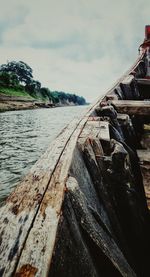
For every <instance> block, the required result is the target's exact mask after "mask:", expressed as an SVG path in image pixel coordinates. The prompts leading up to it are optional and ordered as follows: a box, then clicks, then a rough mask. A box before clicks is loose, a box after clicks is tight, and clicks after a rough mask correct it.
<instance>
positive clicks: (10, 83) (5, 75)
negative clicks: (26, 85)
mask: <svg viewBox="0 0 150 277" xmlns="http://www.w3.org/2000/svg"><path fill="white" fill-rule="evenodd" d="M0 85H1V86H2V87H18V85H19V80H18V77H17V75H16V74H14V73H9V72H3V71H2V72H1V71H0Z"/></svg>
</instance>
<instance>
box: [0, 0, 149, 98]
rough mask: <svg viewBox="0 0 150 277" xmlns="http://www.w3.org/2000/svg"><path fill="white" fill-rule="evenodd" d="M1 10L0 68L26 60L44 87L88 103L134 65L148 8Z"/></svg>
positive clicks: (92, 4) (40, 4)
mask: <svg viewBox="0 0 150 277" xmlns="http://www.w3.org/2000/svg"><path fill="white" fill-rule="evenodd" d="M1 6H2V7H3V9H1V11H0V18H1V19H0V20H1V26H2V27H1V29H0V34H1V47H0V51H1V58H0V62H6V60H24V61H25V62H27V63H29V65H30V66H32V68H33V73H34V75H35V77H36V78H37V79H39V80H40V81H41V82H42V84H43V86H48V87H49V88H50V89H59V90H64V91H69V92H71V91H72V92H75V93H78V94H80V95H83V96H84V97H86V98H88V99H89V100H92V99H94V98H96V97H97V96H98V95H99V94H100V93H101V92H104V90H105V89H106V88H107V87H109V86H110V84H111V83H112V82H113V81H115V78H117V77H119V76H120V75H121V74H122V73H124V71H125V70H126V69H128V67H129V66H130V65H131V64H132V62H133V61H134V60H135V58H136V56H137V48H138V45H139V44H140V43H141V42H142V40H143V34H144V25H145V24H147V23H148V20H149V13H148V10H149V8H150V3H149V2H148V1H145V4H144V5H143V1H142V0H137V1H135V0H133V1H132V2H131V1H129V0H128V1H122V0H120V1H119V0H114V1H110V0H105V1H104V0H103V1H100V0H99V1H98V0H76V1H73V0H56V1H52V0H31V1H26V2H25V1H23V0H12V1H11V3H10V2H9V5H8V0H7V2H5V3H3V4H1ZM8 15H9V16H8ZM6 18H9V20H8V22H9V24H8V22H7V20H6ZM146 20H147V21H146Z"/></svg>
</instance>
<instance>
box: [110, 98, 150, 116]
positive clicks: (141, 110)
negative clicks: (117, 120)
mask: <svg viewBox="0 0 150 277" xmlns="http://www.w3.org/2000/svg"><path fill="white" fill-rule="evenodd" d="M112 104H113V106H115V108H116V110H117V112H118V113H124V114H128V115H149V114H150V101H138V100H134V101H133V100H114V101H112Z"/></svg>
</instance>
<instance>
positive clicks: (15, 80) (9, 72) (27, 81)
mask: <svg viewBox="0 0 150 277" xmlns="http://www.w3.org/2000/svg"><path fill="white" fill-rule="evenodd" d="M32 73H33V71H32V68H31V67H30V66H29V65H27V64H26V63H24V62H23V61H19V62H16V61H11V62H8V63H7V64H2V65H1V66H0V93H3V94H6V95H10V96H21V97H25V98H30V99H31V98H35V99H40V100H42V101H44V102H50V103H53V104H59V103H61V104H64V105H66V104H75V105H85V104H86V101H85V99H84V98H83V97H82V96H78V95H76V94H71V93H65V92H62V91H51V90H50V89H49V88H45V87H41V83H40V82H39V81H37V80H34V79H33V75H32Z"/></svg>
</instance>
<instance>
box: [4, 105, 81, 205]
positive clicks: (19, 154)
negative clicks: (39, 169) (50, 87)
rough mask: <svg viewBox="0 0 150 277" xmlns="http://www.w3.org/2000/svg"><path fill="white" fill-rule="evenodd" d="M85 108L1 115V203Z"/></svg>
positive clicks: (65, 108) (13, 112)
mask: <svg viewBox="0 0 150 277" xmlns="http://www.w3.org/2000/svg"><path fill="white" fill-rule="evenodd" d="M83 109H85V107H63V108H56V109H39V110H26V111H12V112H6V113H1V114H0V199H1V200H3V199H5V198H6V197H7V196H8V195H9V194H10V192H11V191H12V189H13V188H14V187H15V185H16V182H18V181H20V179H21V178H22V177H23V176H24V175H25V174H26V173H27V172H28V170H29V169H30V168H31V166H32V165H33V164H34V163H35V162H36V161H37V159H38V158H39V157H40V156H41V154H42V153H43V152H44V151H45V150H46V148H47V147H48V145H49V144H50V142H51V141H52V140H53V139H54V138H55V137H56V136H57V135H58V134H59V133H60V131H61V130H62V128H64V127H65V126H66V124H67V123H69V122H70V120H72V119H73V118H74V117H75V116H77V115H78V116H80V114H81V113H82V112H83Z"/></svg>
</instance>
